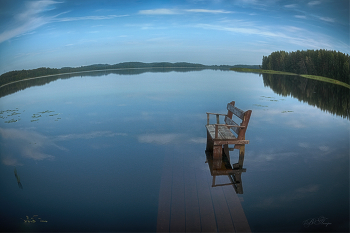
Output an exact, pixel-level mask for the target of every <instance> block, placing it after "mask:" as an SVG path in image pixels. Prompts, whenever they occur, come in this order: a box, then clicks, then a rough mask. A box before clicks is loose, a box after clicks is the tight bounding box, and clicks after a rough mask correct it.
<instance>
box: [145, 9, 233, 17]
mask: <svg viewBox="0 0 350 233" xmlns="http://www.w3.org/2000/svg"><path fill="white" fill-rule="evenodd" d="M185 13H209V14H229V13H234V12H232V11H226V10H208V9H166V8H163V9H151V10H140V11H139V14H142V15H176V14H185Z"/></svg>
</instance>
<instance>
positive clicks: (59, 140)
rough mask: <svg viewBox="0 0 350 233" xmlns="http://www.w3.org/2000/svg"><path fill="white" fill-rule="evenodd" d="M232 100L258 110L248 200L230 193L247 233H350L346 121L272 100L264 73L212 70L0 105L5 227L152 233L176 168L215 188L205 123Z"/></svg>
mask: <svg viewBox="0 0 350 233" xmlns="http://www.w3.org/2000/svg"><path fill="white" fill-rule="evenodd" d="M329 85H331V84H329ZM0 91H1V90H0ZM305 94H306V93H305ZM233 100H234V101H236V105H237V107H239V108H241V109H243V110H248V109H251V110H252V111H253V113H252V116H251V120H250V123H249V127H248V130H247V133H246V139H248V140H250V144H249V145H247V146H246V148H245V158H244V167H245V168H246V169H247V170H246V172H244V173H242V184H243V190H244V192H243V194H235V191H234V189H233V187H232V186H231V187H230V188H231V191H232V195H238V198H239V200H240V204H241V206H242V207H243V210H244V213H245V215H246V218H247V220H248V223H249V226H250V228H251V230H252V231H255V232H259V231H348V230H349V129H350V127H349V120H348V119H346V118H343V117H341V116H337V115H333V114H331V113H329V112H327V111H323V110H320V109H319V108H317V107H314V106H311V105H308V104H307V103H306V102H300V101H299V100H297V99H295V98H293V97H290V96H281V95H278V94H275V93H274V92H273V91H272V90H271V89H270V88H269V87H267V86H264V82H263V79H262V77H260V76H259V75H257V74H242V73H236V72H230V71H214V70H204V71H196V72H167V73H152V72H147V73H141V74H137V75H118V74H108V75H102V76H78V77H73V78H70V79H65V80H56V81H54V82H51V83H49V84H46V85H44V86H35V87H30V88H27V89H25V90H22V91H19V92H16V93H14V94H10V95H7V96H4V97H2V98H0V111H1V112H0V113H1V114H0V117H1V118H0V156H1V164H0V175H1V179H0V187H1V190H2V191H1V198H0V206H1V212H0V214H1V219H0V224H1V226H2V229H4V230H5V231H56V230H57V231H149V232H154V231H156V230H157V218H158V207H159V200H160V196H159V193H160V191H161V190H162V187H161V183H162V182H161V180H162V179H164V177H165V176H166V174H168V173H167V172H166V170H167V167H166V166H165V165H164V164H165V163H166V162H167V161H169V158H171V161H172V162H171V163H170V164H180V166H175V165H174V167H173V168H172V173H171V174H172V177H173V178H172V179H175V178H176V177H181V180H183V181H184V182H185V181H186V180H191V179H192V178H193V176H196V179H197V182H199V181H201V179H202V180H203V179H204V180H207V181H208V182H206V183H205V184H207V187H208V189H211V190H213V189H216V188H220V187H215V188H212V187H211V182H210V179H211V175H210V171H209V166H208V164H207V163H205V162H206V155H205V148H206V129H205V124H206V114H205V113H206V112H220V113H226V112H227V110H226V105H227V103H228V102H230V101H233ZM320 101H322V100H320ZM231 153H232V154H231V160H237V159H238V155H237V152H235V151H233V152H231ZM179 161H180V162H179ZM232 163H233V162H232ZM15 168H16V171H17V175H18V176H19V178H20V183H21V185H22V187H23V189H21V188H20V187H19V186H18V183H17V180H16V177H15V175H14V169H15ZM185 168H189V170H191V169H192V170H193V171H194V170H195V171H200V173H198V172H197V173H196V172H194V173H191V172H187V173H185V172H184V173H182V172H183V171H184V170H185ZM199 174H200V175H199ZM181 180H180V181H181ZM180 185H181V182H180ZM197 186H198V183H197ZM173 187H174V186H173ZM226 187H227V186H226ZM195 192H200V190H199V189H197V191H196V190H195ZM196 195H197V194H196ZM172 198H173V199H174V198H176V197H175V196H174V194H173V197H172ZM212 198H213V202H215V200H214V199H215V196H213V197H212ZM216 214H218V213H216ZM26 216H28V219H27V217H26ZM33 219H34V220H35V221H36V222H35V223H33V222H29V223H28V222H25V221H26V220H29V221H32V220H33ZM312 219H314V220H312Z"/></svg>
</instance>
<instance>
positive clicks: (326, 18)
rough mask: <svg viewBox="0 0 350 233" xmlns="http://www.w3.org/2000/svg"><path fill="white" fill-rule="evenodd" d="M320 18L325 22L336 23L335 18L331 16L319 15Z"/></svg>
mask: <svg viewBox="0 0 350 233" xmlns="http://www.w3.org/2000/svg"><path fill="white" fill-rule="evenodd" d="M319 19H320V20H323V21H325V22H329V23H334V22H335V19H333V18H329V17H319Z"/></svg>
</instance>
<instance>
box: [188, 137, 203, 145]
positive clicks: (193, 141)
mask: <svg viewBox="0 0 350 233" xmlns="http://www.w3.org/2000/svg"><path fill="white" fill-rule="evenodd" d="M189 141H190V142H192V143H198V144H205V143H207V138H191V139H190V140H189Z"/></svg>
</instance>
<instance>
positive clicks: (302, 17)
mask: <svg viewBox="0 0 350 233" xmlns="http://www.w3.org/2000/svg"><path fill="white" fill-rule="evenodd" d="M294 17H295V18H298V19H306V16H305V15H294Z"/></svg>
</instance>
